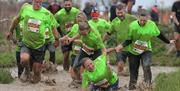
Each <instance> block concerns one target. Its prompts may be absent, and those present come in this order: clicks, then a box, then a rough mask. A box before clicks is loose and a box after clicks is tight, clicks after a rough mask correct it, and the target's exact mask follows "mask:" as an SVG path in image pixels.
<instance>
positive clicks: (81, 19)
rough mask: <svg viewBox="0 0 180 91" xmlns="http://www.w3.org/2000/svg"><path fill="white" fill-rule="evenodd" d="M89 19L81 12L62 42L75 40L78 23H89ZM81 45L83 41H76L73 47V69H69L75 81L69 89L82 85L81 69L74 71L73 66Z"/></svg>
mask: <svg viewBox="0 0 180 91" xmlns="http://www.w3.org/2000/svg"><path fill="white" fill-rule="evenodd" d="M87 21H88V20H87V17H86V15H85V14H84V13H83V12H79V13H78V14H77V16H76V22H75V23H76V24H74V25H73V26H72V28H71V31H70V32H69V33H68V34H67V35H66V36H64V37H63V38H61V41H65V39H67V38H68V37H69V38H73V37H74V36H76V35H78V34H79V32H78V31H79V25H78V23H80V22H87ZM81 44H82V41H81V40H79V39H78V40H75V41H74V42H73V44H72V45H73V46H72V54H71V67H70V69H69V72H70V75H71V77H72V79H73V81H72V82H71V84H69V87H72V88H74V87H79V86H80V83H81V76H80V69H79V68H78V69H73V64H74V61H75V58H76V56H77V55H78V54H79V51H80V48H81Z"/></svg>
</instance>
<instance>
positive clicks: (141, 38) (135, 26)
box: [127, 20, 160, 55]
mask: <svg viewBox="0 0 180 91" xmlns="http://www.w3.org/2000/svg"><path fill="white" fill-rule="evenodd" d="M159 34H160V31H159V29H158V27H157V26H156V24H155V23H154V22H153V21H151V20H148V21H147V22H146V24H145V25H144V26H140V25H139V23H138V21H134V22H132V23H131V24H130V28H129V32H128V38H127V39H128V40H132V41H133V42H132V44H130V48H129V52H131V53H132V54H134V55H140V54H141V52H143V51H152V46H151V39H152V38H153V37H157V36H158V35H159ZM139 49H141V50H143V51H141V50H139Z"/></svg>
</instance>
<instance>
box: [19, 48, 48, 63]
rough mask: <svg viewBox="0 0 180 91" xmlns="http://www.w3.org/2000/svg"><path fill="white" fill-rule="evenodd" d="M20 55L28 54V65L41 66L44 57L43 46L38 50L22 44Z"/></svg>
mask: <svg viewBox="0 0 180 91" xmlns="http://www.w3.org/2000/svg"><path fill="white" fill-rule="evenodd" d="M21 53H28V54H29V55H30V63H34V62H37V63H41V64H42V63H43V60H44V56H45V46H42V47H40V48H38V49H31V48H29V47H27V46H26V45H25V44H23V46H22V47H21Z"/></svg>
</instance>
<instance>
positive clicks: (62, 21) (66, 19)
mask: <svg viewBox="0 0 180 91" xmlns="http://www.w3.org/2000/svg"><path fill="white" fill-rule="evenodd" d="M78 13H79V9H76V8H74V7H72V8H71V11H70V12H66V10H65V9H64V8H63V9H61V10H60V11H58V12H57V13H56V14H55V18H56V20H57V22H58V23H59V25H60V28H61V31H62V33H63V35H66V34H67V33H68V32H69V31H70V28H71V27H72V25H74V22H75V19H76V15H77V14H78Z"/></svg>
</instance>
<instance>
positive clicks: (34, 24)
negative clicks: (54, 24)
mask: <svg viewBox="0 0 180 91" xmlns="http://www.w3.org/2000/svg"><path fill="white" fill-rule="evenodd" d="M40 25H41V21H40V20H36V19H29V20H28V31H30V32H35V33H38V31H39V27H40Z"/></svg>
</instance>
